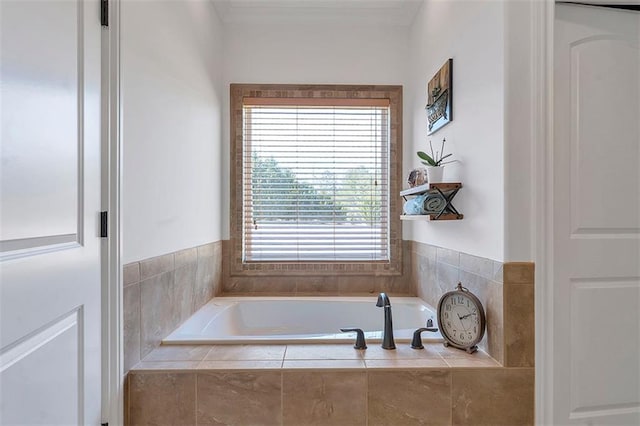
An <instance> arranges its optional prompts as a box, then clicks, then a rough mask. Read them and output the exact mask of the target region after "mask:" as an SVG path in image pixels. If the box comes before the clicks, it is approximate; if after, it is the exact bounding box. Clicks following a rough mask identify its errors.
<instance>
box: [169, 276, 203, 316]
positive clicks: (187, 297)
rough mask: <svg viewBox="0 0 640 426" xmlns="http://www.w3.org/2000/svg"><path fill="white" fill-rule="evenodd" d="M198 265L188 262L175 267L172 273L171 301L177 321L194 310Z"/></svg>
mask: <svg viewBox="0 0 640 426" xmlns="http://www.w3.org/2000/svg"><path fill="white" fill-rule="evenodd" d="M197 267H198V265H197V264H196V263H189V264H186V265H184V266H181V267H179V268H176V270H175V271H174V272H173V273H174V278H173V279H174V282H175V284H174V286H173V291H174V294H173V296H172V297H173V301H174V302H173V303H174V304H175V308H176V310H177V314H178V323H179V324H182V323H183V322H184V321H186V320H187V318H189V317H190V316H191V314H193V313H194V312H195V310H194V297H195V296H194V292H195V285H196V272H197Z"/></svg>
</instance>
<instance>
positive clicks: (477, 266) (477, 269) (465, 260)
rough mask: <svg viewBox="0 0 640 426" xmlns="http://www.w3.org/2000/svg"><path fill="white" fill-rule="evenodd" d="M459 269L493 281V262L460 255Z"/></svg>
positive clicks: (464, 254) (482, 258) (468, 255)
mask: <svg viewBox="0 0 640 426" xmlns="http://www.w3.org/2000/svg"><path fill="white" fill-rule="evenodd" d="M460 269H462V270H464V271H467V272H471V273H472V274H476V275H480V276H481V277H484V278H487V279H493V260H491V259H487V258H484V257H478V256H472V255H470V254H466V253H460Z"/></svg>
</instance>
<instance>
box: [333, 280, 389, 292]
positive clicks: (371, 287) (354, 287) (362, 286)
mask: <svg viewBox="0 0 640 426" xmlns="http://www.w3.org/2000/svg"><path fill="white" fill-rule="evenodd" d="M337 282H338V291H339V293H340V294H362V293H367V294H374V293H377V292H379V291H380V288H379V287H378V284H379V283H376V281H375V280H374V279H373V277H370V276H358V275H343V276H339V277H338V278H337Z"/></svg>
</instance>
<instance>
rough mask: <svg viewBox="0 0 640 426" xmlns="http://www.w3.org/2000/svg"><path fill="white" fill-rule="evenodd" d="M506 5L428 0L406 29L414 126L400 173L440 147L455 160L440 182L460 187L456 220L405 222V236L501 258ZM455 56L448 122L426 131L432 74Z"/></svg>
mask: <svg viewBox="0 0 640 426" xmlns="http://www.w3.org/2000/svg"><path fill="white" fill-rule="evenodd" d="M504 13H505V11H504V4H503V2H499V1H493V0H487V1H485V0H482V1H480V0H474V1H465V0H459V1H441V0H435V1H433V0H427V1H426V2H425V3H424V4H423V6H422V8H421V9H420V11H419V12H418V14H417V16H416V18H415V21H414V24H413V26H412V28H411V35H410V53H409V58H410V61H409V67H408V68H409V72H410V74H409V78H408V84H407V86H406V88H405V95H406V96H407V97H408V98H409V96H410V98H409V99H407V100H406V103H408V105H409V107H408V108H407V111H406V112H405V113H406V114H408V115H409V114H410V115H411V117H412V120H411V124H410V125H411V126H412V130H411V131H410V132H407V131H406V130H405V135H406V136H410V137H405V161H404V166H405V175H407V174H408V172H409V170H410V169H411V168H413V167H417V166H419V165H420V161H419V159H418V157H417V155H416V154H415V152H416V151H418V150H426V149H428V146H429V145H428V141H429V140H431V141H432V142H433V144H434V149H435V146H436V145H437V146H440V143H441V142H442V139H443V138H445V137H446V139H447V148H446V150H447V152H453V153H454V158H455V159H457V160H458V162H457V163H454V164H450V165H447V166H446V168H445V176H444V180H445V181H461V182H463V185H464V187H463V188H462V189H461V190H460V192H459V193H458V196H457V197H456V199H455V203H454V204H455V206H456V208H458V210H459V211H460V212H461V213H463V214H464V215H465V217H464V219H463V220H461V221H450V222H449V221H440V222H417V221H412V222H406V223H405V224H404V238H405V239H411V240H415V241H419V242H423V243H428V244H433V245H437V246H442V247H446V248H450V249H453V250H458V251H461V252H465V253H469V254H473V255H476V256H481V257H486V258H490V259H494V260H498V261H502V260H503V258H504V131H505V130H504V40H503V37H504V23H505V18H504ZM448 58H453V121H452V122H451V123H449V124H448V125H447V126H446V127H444V128H442V129H441V130H439V131H438V132H437V133H435V134H434V135H432V136H427V117H426V112H425V110H424V106H425V103H426V87H427V82H428V81H429V79H430V78H431V77H432V76H433V75H434V74H435V72H436V71H437V70H438V69H439V68H440V67H441V66H442V64H444V63H445V61H446V60H447V59H448Z"/></svg>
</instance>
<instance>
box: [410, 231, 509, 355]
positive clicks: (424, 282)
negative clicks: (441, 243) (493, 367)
mask: <svg viewBox="0 0 640 426" xmlns="http://www.w3.org/2000/svg"><path fill="white" fill-rule="evenodd" d="M406 255H407V257H409V258H410V259H411V260H410V261H409V262H410V264H411V265H412V268H411V274H410V280H411V283H412V286H413V288H415V289H416V293H417V295H418V297H420V298H422V299H423V300H424V301H426V302H427V303H429V304H430V305H431V306H433V307H434V308H435V307H437V306H438V301H439V300H440V297H441V296H442V295H443V294H444V293H446V292H448V291H451V290H454V289H455V287H456V285H457V284H458V282H462V285H463V286H464V287H466V288H468V289H469V291H471V292H472V293H473V294H475V295H476V296H477V297H478V298H479V299H480V301H481V302H482V305H483V307H484V310H485V314H486V317H487V330H486V332H485V337H484V338H483V339H482V341H481V342H480V343H479V346H480V347H481V348H482V349H484V350H485V351H486V352H487V353H489V354H490V355H491V356H493V357H494V358H495V359H496V360H497V361H498V362H500V363H503V362H504V348H503V342H504V315H503V283H502V281H503V279H502V275H503V267H504V266H503V264H502V263H501V262H496V261H493V260H491V259H486V258H482V257H477V256H472V255H469V254H466V253H461V252H458V251H455V250H450V249H446V248H442V247H436V246H432V245H429V244H424V243H419V242H416V241H412V242H411V244H410V245H409V253H406Z"/></svg>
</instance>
